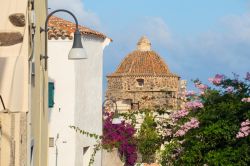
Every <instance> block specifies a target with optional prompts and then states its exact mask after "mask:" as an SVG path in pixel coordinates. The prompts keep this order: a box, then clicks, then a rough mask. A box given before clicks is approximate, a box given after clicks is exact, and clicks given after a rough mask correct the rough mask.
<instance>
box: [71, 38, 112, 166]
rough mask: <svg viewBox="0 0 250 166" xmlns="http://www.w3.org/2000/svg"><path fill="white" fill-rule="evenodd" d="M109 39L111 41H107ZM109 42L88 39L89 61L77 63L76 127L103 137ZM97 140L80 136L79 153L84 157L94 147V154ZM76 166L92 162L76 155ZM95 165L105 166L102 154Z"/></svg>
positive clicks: (77, 141)
mask: <svg viewBox="0 0 250 166" xmlns="http://www.w3.org/2000/svg"><path fill="white" fill-rule="evenodd" d="M107 40H108V39H107ZM108 42H109V41H103V40H98V39H96V40H94V39H90V38H84V40H83V45H84V46H85V48H86V51H87V54H88V59H86V60H83V61H76V68H75V69H76V89H77V91H76V96H77V98H76V103H77V104H76V114H75V122H76V125H77V126H79V127H80V128H81V129H83V130H85V131H88V132H91V133H95V134H99V135H101V134H102V66H103V57H102V55H103V49H104V47H105V45H106V44H108ZM95 143H96V141H95V140H94V139H93V138H87V137H85V136H82V135H77V137H76V147H77V150H76V153H77V154H79V153H81V154H83V147H87V146H90V149H89V151H93V145H94V144H95ZM75 165H77V166H78V165H79V166H80V165H81V166H82V165H83V166H87V165H88V161H84V162H83V160H82V157H81V156H76V163H75ZM94 165H96V166H100V165H101V152H100V151H99V152H98V153H97V155H96V158H95V163H94Z"/></svg>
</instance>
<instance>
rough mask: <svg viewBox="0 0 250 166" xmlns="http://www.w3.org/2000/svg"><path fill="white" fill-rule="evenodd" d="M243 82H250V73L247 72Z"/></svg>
mask: <svg viewBox="0 0 250 166" xmlns="http://www.w3.org/2000/svg"><path fill="white" fill-rule="evenodd" d="M245 80H247V81H250V72H247V74H246V78H245Z"/></svg>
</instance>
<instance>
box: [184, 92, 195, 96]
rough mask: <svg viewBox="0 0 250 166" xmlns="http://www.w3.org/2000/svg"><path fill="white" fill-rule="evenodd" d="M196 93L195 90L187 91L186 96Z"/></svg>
mask: <svg viewBox="0 0 250 166" xmlns="http://www.w3.org/2000/svg"><path fill="white" fill-rule="evenodd" d="M195 94H196V92H195V91H187V92H186V94H185V96H186V97H192V96H194V95H195Z"/></svg>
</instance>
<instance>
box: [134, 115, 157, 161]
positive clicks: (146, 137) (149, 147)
mask: <svg viewBox="0 0 250 166" xmlns="http://www.w3.org/2000/svg"><path fill="white" fill-rule="evenodd" d="M156 126H157V124H156V122H155V121H154V117H153V115H152V114H151V113H149V112H145V117H144V121H143V123H142V124H141V128H140V130H139V133H138V136H137V144H138V150H139V152H140V154H141V155H142V162H146V163H151V162H154V158H155V157H154V156H155V152H156V150H158V149H159V147H160V137H159V135H158V133H157V130H156Z"/></svg>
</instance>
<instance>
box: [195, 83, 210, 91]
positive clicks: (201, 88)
mask: <svg viewBox="0 0 250 166" xmlns="http://www.w3.org/2000/svg"><path fill="white" fill-rule="evenodd" d="M195 87H196V88H198V89H200V90H201V91H205V90H206V89H207V88H208V86H207V85H205V84H196V85H195Z"/></svg>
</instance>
